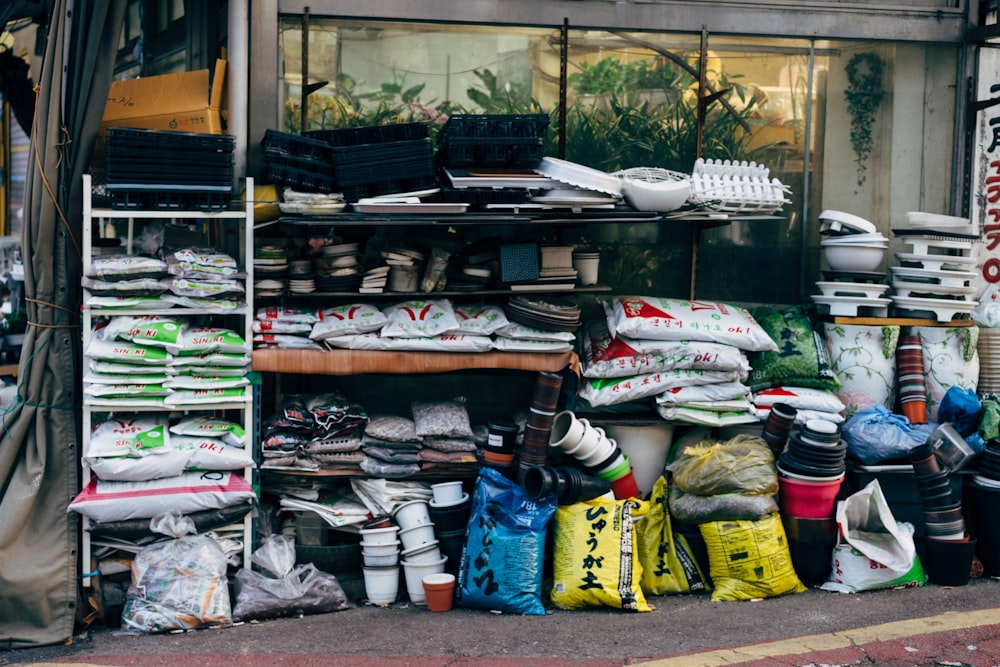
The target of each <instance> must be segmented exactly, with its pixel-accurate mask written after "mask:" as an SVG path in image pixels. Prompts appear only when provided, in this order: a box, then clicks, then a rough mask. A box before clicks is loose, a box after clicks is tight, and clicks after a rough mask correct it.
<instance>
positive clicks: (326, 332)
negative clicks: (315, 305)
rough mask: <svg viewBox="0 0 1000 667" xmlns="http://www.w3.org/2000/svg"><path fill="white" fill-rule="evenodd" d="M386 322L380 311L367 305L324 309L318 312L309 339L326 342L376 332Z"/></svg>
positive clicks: (351, 304) (352, 304)
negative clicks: (330, 339) (341, 337)
mask: <svg viewBox="0 0 1000 667" xmlns="http://www.w3.org/2000/svg"><path fill="white" fill-rule="evenodd" d="M388 321H389V319H388V318H387V317H386V316H385V314H384V313H383V312H382V311H381V310H379V309H378V308H376V307H375V306H373V305H370V304H367V303H350V304H345V305H342V306H336V307H333V308H325V309H323V310H321V311H320V312H319V317H318V318H317V320H316V323H315V324H313V326H312V331H311V332H310V333H309V337H310V338H312V339H313V340H326V339H328V338H335V337H338V336H351V335H354V334H360V333H368V332H369V331H378V330H379V329H381V328H382V327H383V326H384V325H385V323H386V322H388Z"/></svg>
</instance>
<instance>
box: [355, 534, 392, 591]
mask: <svg viewBox="0 0 1000 667" xmlns="http://www.w3.org/2000/svg"><path fill="white" fill-rule="evenodd" d="M358 532H359V533H361V556H362V558H363V559H364V565H363V567H362V574H363V575H364V579H365V597H366V598H367V599H368V601H369V602H371V603H372V604H378V605H386V604H392V603H393V602H395V601H396V596H397V595H398V593H399V540H398V539H397V537H398V533H399V526H388V527H385V528H362V529H361V530H359V531H358Z"/></svg>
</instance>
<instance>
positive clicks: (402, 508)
mask: <svg viewBox="0 0 1000 667" xmlns="http://www.w3.org/2000/svg"><path fill="white" fill-rule="evenodd" d="M392 518H393V519H394V520H395V521H396V524H397V525H398V526H399V529H400V530H401V531H402V530H406V529H407V528H413V527H415V526H422V525H424V524H428V523H431V515H430V512H429V511H428V509H427V501H426V500H409V501H407V502H405V503H401V504H399V505H396V507H395V508H394V509H393V510H392Z"/></svg>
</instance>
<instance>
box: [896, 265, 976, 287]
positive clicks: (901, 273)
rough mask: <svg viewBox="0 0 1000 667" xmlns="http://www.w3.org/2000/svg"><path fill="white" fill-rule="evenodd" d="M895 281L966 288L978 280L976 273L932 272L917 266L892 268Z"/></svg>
mask: <svg viewBox="0 0 1000 667" xmlns="http://www.w3.org/2000/svg"><path fill="white" fill-rule="evenodd" d="M889 270H890V271H892V275H893V280H896V279H899V278H906V279H907V280H908V282H915V281H926V282H928V283H931V284H936V285H947V286H949V287H964V286H966V285H968V284H969V283H970V281H972V280H975V279H976V275H977V274H976V272H975V271H952V270H947V271H944V270H932V269H923V268H919V267H915V266H890V267H889Z"/></svg>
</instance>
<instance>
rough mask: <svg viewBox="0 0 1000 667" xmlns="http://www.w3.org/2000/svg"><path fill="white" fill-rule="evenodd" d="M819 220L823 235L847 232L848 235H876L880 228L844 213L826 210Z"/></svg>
mask: <svg viewBox="0 0 1000 667" xmlns="http://www.w3.org/2000/svg"><path fill="white" fill-rule="evenodd" d="M819 219H820V228H819V231H820V232H821V233H822V232H824V231H831V232H839V231H841V230H846V231H847V232H848V233H857V234H874V233H876V232H877V231H878V228H877V227H875V225H873V224H872V223H871V222H869V221H868V220H865V219H864V218H862V217H859V216H856V215H851V214H850V213H845V212H844V211H834V210H826V211H823V212H821V213H820V214H819Z"/></svg>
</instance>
